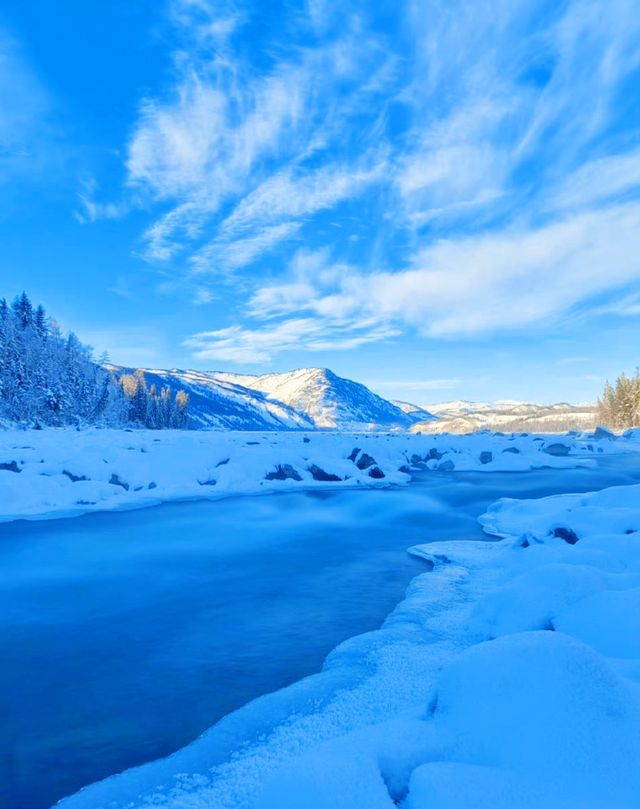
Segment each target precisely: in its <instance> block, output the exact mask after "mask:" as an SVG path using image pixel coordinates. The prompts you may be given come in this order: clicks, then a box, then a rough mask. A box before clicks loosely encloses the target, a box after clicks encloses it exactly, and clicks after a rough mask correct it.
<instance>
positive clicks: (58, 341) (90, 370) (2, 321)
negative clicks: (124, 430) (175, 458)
mask: <svg viewBox="0 0 640 809" xmlns="http://www.w3.org/2000/svg"><path fill="white" fill-rule="evenodd" d="M188 402H189V397H188V395H187V394H186V393H185V392H184V391H178V392H177V393H176V394H175V395H173V393H172V391H171V388H170V387H168V386H167V387H163V388H161V389H160V390H158V389H157V388H156V386H155V385H151V386H149V387H148V386H147V384H146V381H145V378H144V373H143V372H142V371H141V370H137V371H136V372H135V373H134V374H129V373H124V374H118V373H117V372H116V371H115V370H113V369H108V368H105V367H104V366H103V365H102V364H100V363H98V362H96V361H95V360H94V358H93V354H92V350H91V348H90V347H89V346H86V345H84V344H83V343H81V342H80V340H79V339H78V338H77V337H76V335H75V334H73V332H71V333H69V334H67V335H65V334H63V333H62V331H61V329H60V327H59V326H58V324H57V323H56V321H55V320H53V319H52V318H50V317H48V315H47V313H46V311H45V309H44V308H43V307H42V306H36V307H34V306H33V304H32V303H31V301H30V299H29V297H28V296H27V294H26V293H24V292H23V293H22V295H19V296H18V297H17V298H16V299H15V300H14V301H13V302H12V303H11V304H8V303H7V301H6V300H5V299H4V298H2V299H0V419H4V420H7V421H10V422H17V423H21V424H24V425H26V426H33V427H38V426H52V427H57V426H65V425H74V426H80V425H87V424H102V425H105V426H119V425H131V426H137V427H146V428H148V429H166V428H177V429H180V428H184V427H186V425H187V415H188Z"/></svg>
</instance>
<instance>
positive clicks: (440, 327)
mask: <svg viewBox="0 0 640 809" xmlns="http://www.w3.org/2000/svg"><path fill="white" fill-rule="evenodd" d="M639 255H640V203H628V204H626V205H619V206H613V207H610V208H608V209H605V210H602V211H598V212H593V211H586V212H582V213H580V214H576V215H574V216H572V217H568V218H566V219H565V220H563V221H560V222H554V223H553V224H550V225H547V226H544V227H541V228H537V229H526V228H521V227H517V228H512V229H507V230H504V231H501V232H499V233H492V234H489V235H480V236H473V237H468V238H467V239H450V240H442V241H440V242H439V243H437V244H436V245H434V246H431V247H428V248H425V249H424V250H423V251H421V252H420V253H418V254H417V255H416V257H415V260H414V265H413V266H412V267H411V268H409V269H406V270H404V271H396V272H373V273H367V274H364V273H362V272H360V271H359V270H357V269H356V268H353V267H349V266H346V265H339V266H334V267H331V266H327V265H326V259H327V255H326V254H321V255H315V256H313V255H311V256H309V255H306V256H305V255H304V254H298V256H297V259H296V261H294V263H293V265H292V268H291V269H290V274H289V277H288V278H287V280H286V282H285V283H279V284H273V285H271V286H265V287H263V288H261V289H259V290H257V291H256V292H255V293H254V295H253V297H252V298H251V301H250V303H249V314H250V315H251V316H253V317H254V318H258V319H261V320H267V321H269V320H270V321H272V322H271V323H267V324H265V325H264V326H262V327H261V328H260V329H258V330H249V331H247V330H245V329H240V330H238V331H234V330H233V329H232V330H229V331H227V332H225V333H224V335H223V337H224V348H225V350H227V351H228V352H232V350H233V346H234V345H237V346H238V347H240V348H241V349H242V350H241V351H240V352H239V353H238V354H237V355H235V361H241V360H240V357H241V356H246V357H247V361H257V360H256V359H255V358H252V359H249V357H250V355H249V354H248V353H247V352H246V348H247V345H248V343H247V341H251V340H257V341H261V342H262V344H263V346H264V348H263V350H261V351H260V356H261V359H262V360H266V359H267V358H271V357H272V356H273V355H274V354H277V353H280V352H282V351H287V350H292V349H293V348H297V347H299V345H297V344H296V343H295V342H294V341H288V340H284V341H283V340H280V335H282V334H288V328H289V326H288V324H294V327H295V328H299V327H302V325H303V324H309V326H310V327H311V326H312V327H313V330H314V332H316V331H317V330H318V329H320V328H322V324H324V327H325V328H326V329H327V331H328V333H330V332H331V331H332V329H333V327H334V326H335V325H337V327H338V329H339V330H340V329H344V328H345V327H346V328H347V329H353V330H357V331H358V332H359V333H360V334H361V336H362V337H364V335H368V337H369V340H371V341H373V340H378V339H383V337H387V336H389V334H390V333H394V334H398V333H401V332H402V331H406V329H411V330H412V331H414V332H416V333H418V334H422V335H425V336H428V337H434V338H452V337H455V338H460V337H466V336H472V335H478V334H487V333H491V332H496V331H504V330H519V329H523V328H528V329H530V328H531V327H535V326H537V325H540V324H543V323H545V322H547V321H548V320H549V319H553V318H555V317H558V316H560V315H563V314H565V313H567V312H570V311H571V310H573V309H575V308H576V307H580V306H582V305H584V304H585V303H588V302H589V301H590V300H591V299H593V298H594V297H595V296H598V295H599V294H602V293H605V292H608V291H610V290H615V289H624V288H625V287H626V286H627V285H629V284H631V283H634V282H638V281H640V261H639V260H638V256H639ZM621 307H622V308H621V311H620V313H621V314H622V313H623V311H626V313H630V311H631V312H635V311H637V303H636V299H635V298H634V299H626V302H625V303H624V305H622V304H621ZM608 311H614V310H612V309H609V310H608ZM301 314H306V315H307V318H302V319H301V318H300V315H301ZM274 319H275V322H273V321H274ZM220 338H221V335H220V333H213V334H210V335H209V336H208V340H209V343H208V345H209V347H213V348H215V347H216V346H219V345H221V344H220V343H219V342H218V341H219V340H220ZM271 338H273V339H271ZM367 341H368V340H367ZM363 342H364V341H363ZM326 345H327V346H328V345H329V341H327V343H326ZM267 346H268V348H267ZM230 356H231V353H229V357H230Z"/></svg>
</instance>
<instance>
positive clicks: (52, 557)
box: [0, 457, 640, 809]
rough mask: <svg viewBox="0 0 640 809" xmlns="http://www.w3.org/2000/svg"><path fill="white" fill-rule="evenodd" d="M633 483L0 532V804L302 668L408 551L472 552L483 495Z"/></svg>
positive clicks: (88, 778) (389, 597)
mask: <svg viewBox="0 0 640 809" xmlns="http://www.w3.org/2000/svg"><path fill="white" fill-rule="evenodd" d="M639 480H640V468H638V467H637V464H636V462H635V461H633V460H632V459H629V458H624V457H620V458H617V459H612V458H608V459H604V460H602V461H601V466H600V468H598V469H590V470H562V471H558V470H540V471H536V472H530V473H516V474H514V473H512V474H502V473H491V474H486V473H484V474H481V473H476V474H463V473H455V474H449V475H443V474H433V473H431V474H428V473H427V474H423V475H421V476H420V477H419V478H417V479H416V480H415V481H414V482H413V484H412V485H411V486H410V487H409V488H404V489H391V490H390V489H387V490H366V491H350V492H325V493H315V494H311V493H296V494H283V495H275V496H271V497H253V498H231V499H228V500H221V501H217V502H196V503H181V504H172V505H163V506H159V507H156V508H152V509H145V510H141V511H129V512H122V513H116V514H113V513H111V514H95V515H90V516H85V517H80V518H76V519H68V520H54V521H47V522H28V523H27V522H22V523H13V524H5V525H2V526H0V637H1V639H2V640H1V644H2V645H1V650H0V722H1V725H2V729H1V733H2V741H1V742H0V743H1V745H2V750H1V751H0V790H1V794H2V800H0V805H2V806H3V807H4V806H7V807H10V808H11V809H40V808H41V807H48V806H50V805H51V804H52V803H54V802H55V801H56V800H58V799H59V798H61V797H62V796H64V795H68V794H70V793H72V792H74V791H76V790H77V789H79V788H80V787H82V786H83V785H85V784H87V783H90V782H93V781H96V780H98V779H100V778H103V777H105V776H107V775H109V774H111V773H114V772H118V771H121V770H123V769H125V768H127V767H130V766H133V765H135V764H140V763H142V762H145V761H149V760H151V759H154V758H158V757H160V756H165V755H167V754H169V753H171V752H172V751H174V750H176V749H178V748H180V747H182V746H184V745H185V744H187V743H188V742H189V741H191V740H193V739H194V738H196V737H197V736H198V735H199V734H200V733H201V732H202V731H203V730H205V729H206V728H208V727H210V726H211V725H213V724H214V723H215V722H216V721H217V720H218V719H219V718H220V717H222V716H224V715H225V714H228V713H229V712H230V711H233V710H234V709H236V708H238V707H240V706H242V705H243V704H245V703H246V702H248V701H249V700H251V699H253V698H255V697H257V696H259V695H261V694H265V693H268V692H270V691H273V690H275V689H278V688H281V687H283V686H285V685H287V684H289V683H291V682H293V681H295V680H297V679H299V678H301V677H303V676H305V675H307V674H310V673H313V672H315V671H317V670H319V669H320V668H321V666H322V662H323V659H324V657H325V656H326V654H327V653H328V652H329V651H330V650H331V649H332V648H334V647H335V646H336V645H337V644H338V643H340V642H341V641H342V640H344V639H346V638H348V637H351V636H353V635H355V634H358V633H360V632H365V631H368V630H370V629H374V628H376V627H378V626H379V625H380V624H381V623H382V621H383V620H384V618H385V616H386V615H387V614H388V613H389V612H390V611H391V609H393V607H394V606H395V605H396V604H397V602H398V601H399V600H400V599H401V598H402V595H403V593H404V590H405V588H406V586H407V584H408V582H409V581H410V579H411V578H412V577H413V576H414V575H416V574H417V573H420V572H422V571H423V570H424V569H425V568H424V567H423V563H422V562H420V561H419V560H417V559H415V558H412V557H410V556H409V555H408V554H407V553H406V548H407V547H409V546H410V545H413V544H416V543H419V542H426V541H432V540H439V539H452V538H457V539H471V538H474V539H475V538H480V537H482V534H481V532H480V530H479V528H478V526H477V523H476V518H477V516H478V515H479V514H480V513H482V511H484V510H485V508H486V506H487V505H488V504H489V503H490V502H492V501H493V500H495V499H496V498H497V497H500V496H512V497H538V496H543V495H546V494H552V493H556V492H563V491H587V490H591V489H596V488H602V487H604V486H605V485H615V484H622V483H630V482H637V481H639Z"/></svg>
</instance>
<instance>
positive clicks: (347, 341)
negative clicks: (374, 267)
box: [185, 317, 399, 363]
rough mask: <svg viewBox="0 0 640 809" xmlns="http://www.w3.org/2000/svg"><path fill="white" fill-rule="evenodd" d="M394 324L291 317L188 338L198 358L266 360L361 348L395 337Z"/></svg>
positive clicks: (236, 360)
mask: <svg viewBox="0 0 640 809" xmlns="http://www.w3.org/2000/svg"><path fill="white" fill-rule="evenodd" d="M398 333H399V332H398V331H397V329H394V328H393V327H391V326H384V325H374V326H373V327H370V326H369V324H366V323H365V324H356V323H353V322H350V323H347V322H341V321H339V320H333V321H327V320H325V319H322V318H313V317H300V318H291V319H289V320H286V321H283V322H282V323H279V324H277V325H274V326H263V327H259V328H253V329H252V328H244V327H241V326H230V327H228V328H225V329H216V330H214V331H209V332H201V333H199V334H195V335H194V336H193V337H191V338H190V339H188V340H186V341H185V345H186V346H187V347H188V348H191V349H193V350H194V356H195V357H196V358H197V359H198V360H221V361H225V362H235V363H264V362H270V361H271V359H272V358H273V357H274V356H275V355H277V354H280V353H282V352H286V351H293V350H298V351H299V350H300V349H302V350H305V351H335V350H338V351H339V350H348V349H354V348H358V347H359V346H362V345H366V344H367V343H375V342H378V341H379V340H384V339H389V338H391V337H394V336H396V335H397V334H398Z"/></svg>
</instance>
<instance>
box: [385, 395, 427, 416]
mask: <svg viewBox="0 0 640 809" xmlns="http://www.w3.org/2000/svg"><path fill="white" fill-rule="evenodd" d="M389 401H390V402H391V404H393V405H395V406H396V407H399V408H400V410H402V412H403V413H406V414H407V415H408V416H410V417H411V418H412V419H414V420H415V421H433V419H435V418H437V416H435V415H434V413H433V412H432V411H431V410H427V409H426V408H425V407H420V405H414V404H411V402H402V401H400V400H399V399H390V400H389Z"/></svg>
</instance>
